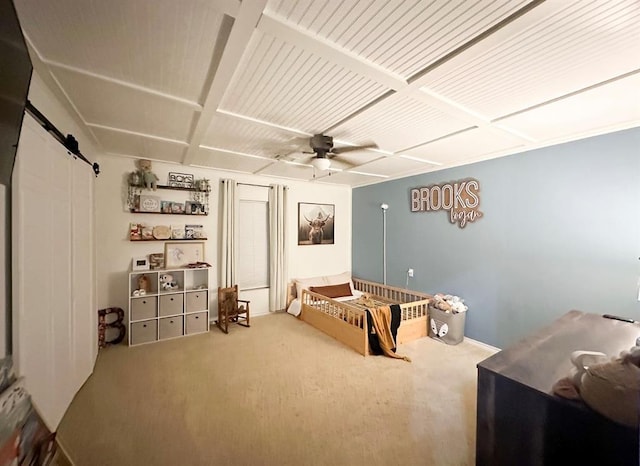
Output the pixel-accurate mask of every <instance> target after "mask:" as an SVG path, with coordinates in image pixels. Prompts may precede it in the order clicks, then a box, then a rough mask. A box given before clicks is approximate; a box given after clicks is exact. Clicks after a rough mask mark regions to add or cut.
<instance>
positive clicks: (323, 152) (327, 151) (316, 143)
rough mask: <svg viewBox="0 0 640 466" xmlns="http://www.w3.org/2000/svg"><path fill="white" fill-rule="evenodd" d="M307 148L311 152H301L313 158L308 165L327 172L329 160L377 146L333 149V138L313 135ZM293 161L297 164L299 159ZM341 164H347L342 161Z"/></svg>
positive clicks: (364, 145) (372, 144) (376, 146)
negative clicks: (311, 155) (309, 148)
mask: <svg viewBox="0 0 640 466" xmlns="http://www.w3.org/2000/svg"><path fill="white" fill-rule="evenodd" d="M309 147H311V149H312V150H313V152H304V151H303V153H304V154H313V157H311V158H310V159H309V160H308V163H310V164H311V165H313V168H315V169H316V170H327V169H328V168H329V167H330V166H331V159H334V158H337V159H339V156H340V154H344V153H345V152H353V151H357V150H362V149H377V148H378V145H377V144H375V143H370V144H363V145H360V146H345V147H333V137H331V136H326V135H324V134H314V135H313V136H312V137H311V138H309ZM295 161H296V162H299V161H300V158H296V159H295ZM343 162H344V163H348V162H346V161H344V160H343Z"/></svg>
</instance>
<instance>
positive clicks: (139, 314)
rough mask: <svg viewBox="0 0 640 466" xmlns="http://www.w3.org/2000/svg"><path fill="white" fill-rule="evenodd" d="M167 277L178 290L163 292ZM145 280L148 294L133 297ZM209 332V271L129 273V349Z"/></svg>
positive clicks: (204, 269) (185, 270)
mask: <svg viewBox="0 0 640 466" xmlns="http://www.w3.org/2000/svg"><path fill="white" fill-rule="evenodd" d="M165 273H170V274H171V275H172V276H173V280H174V282H175V283H176V284H177V288H175V289H171V290H163V289H162V285H161V283H160V276H161V275H163V274H165ZM143 275H144V276H146V277H147V279H148V281H149V288H150V289H149V291H148V292H147V293H146V294H144V295H143V296H134V291H136V290H137V289H138V280H139V279H140V277H141V276H143ZM208 331H209V269H208V268H203V269H172V270H145V271H136V272H130V273H129V346H135V345H141V344H143V343H153V342H156V341H160V340H167V339H170V338H178V337H182V336H188V335H194V334H197V333H203V332H208Z"/></svg>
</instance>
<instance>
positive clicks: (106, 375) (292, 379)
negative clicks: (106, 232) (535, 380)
mask: <svg viewBox="0 0 640 466" xmlns="http://www.w3.org/2000/svg"><path fill="white" fill-rule="evenodd" d="M251 323H252V326H251V328H245V327H241V326H238V325H234V326H232V327H231V328H230V333H229V334H228V335H225V334H223V333H222V332H220V331H219V330H218V329H217V328H216V327H212V329H211V331H210V332H209V333H205V334H201V335H195V336H190V337H186V338H180V339H175V340H169V341H164V342H160V343H155V344H150V345H143V346H137V347H126V346H122V345H119V346H113V347H108V348H106V349H103V350H101V351H100V354H99V356H98V360H97V363H96V367H95V370H94V373H93V374H92V375H91V377H90V378H89V379H88V380H87V382H86V383H85V384H84V386H83V387H82V388H81V390H80V391H79V392H78V393H77V394H76V396H75V398H74V400H73V402H72V404H71V406H70V407H69V409H68V410H67V412H66V414H65V416H64V418H63V420H62V422H61V423H60V426H59V428H58V441H59V444H60V445H61V447H62V448H63V449H64V451H65V452H66V454H67V456H68V457H69V459H70V460H71V461H72V462H73V464H75V465H77V466H85V465H92V466H93V465H101V466H102V465H104V466H110V465H155V466H158V465H193V466H197V465H214V464H215V465H389V464H402V465H412V464H415V465H471V464H474V459H475V427H476V420H475V416H476V364H477V363H478V362H480V361H481V360H483V359H485V358H487V357H488V356H490V355H491V354H492V353H491V351H489V350H487V349H485V348H482V347H479V346H477V345H474V344H472V343H470V342H467V341H463V342H462V343H460V344H459V345H455V346H448V345H445V344H443V343H441V342H438V341H435V340H432V339H430V338H423V339H420V340H417V341H414V342H411V343H408V344H405V345H402V346H401V347H399V348H398V353H400V354H403V355H407V356H409V357H410V358H411V359H412V362H411V363H409V362H406V361H403V360H398V359H390V358H386V357H383V356H369V357H363V356H361V355H359V354H357V353H356V352H355V351H353V350H351V349H349V348H347V347H346V346H344V345H342V344H341V343H339V342H337V341H335V340H334V339H332V338H331V337H328V336H326V335H325V334H323V333H321V332H320V331H318V330H316V329H314V328H312V327H310V326H309V325H307V324H305V323H304V322H301V321H299V320H298V319H296V318H295V317H293V316H291V315H288V314H280V313H279V314H273V315H268V316H263V317H258V318H254V319H252V320H251Z"/></svg>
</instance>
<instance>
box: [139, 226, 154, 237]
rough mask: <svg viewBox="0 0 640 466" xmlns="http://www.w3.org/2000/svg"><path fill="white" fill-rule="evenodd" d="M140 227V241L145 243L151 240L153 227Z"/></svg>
mask: <svg viewBox="0 0 640 466" xmlns="http://www.w3.org/2000/svg"><path fill="white" fill-rule="evenodd" d="M140 226H141V227H142V239H143V240H147V241H148V240H151V239H153V227H152V226H149V225H140Z"/></svg>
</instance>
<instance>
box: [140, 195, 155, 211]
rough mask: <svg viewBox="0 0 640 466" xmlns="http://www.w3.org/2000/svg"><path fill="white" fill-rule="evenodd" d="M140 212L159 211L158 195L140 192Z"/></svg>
mask: <svg viewBox="0 0 640 466" xmlns="http://www.w3.org/2000/svg"><path fill="white" fill-rule="evenodd" d="M139 210H140V212H160V198H159V197H158V196H150V195H147V194H140V208H139Z"/></svg>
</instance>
